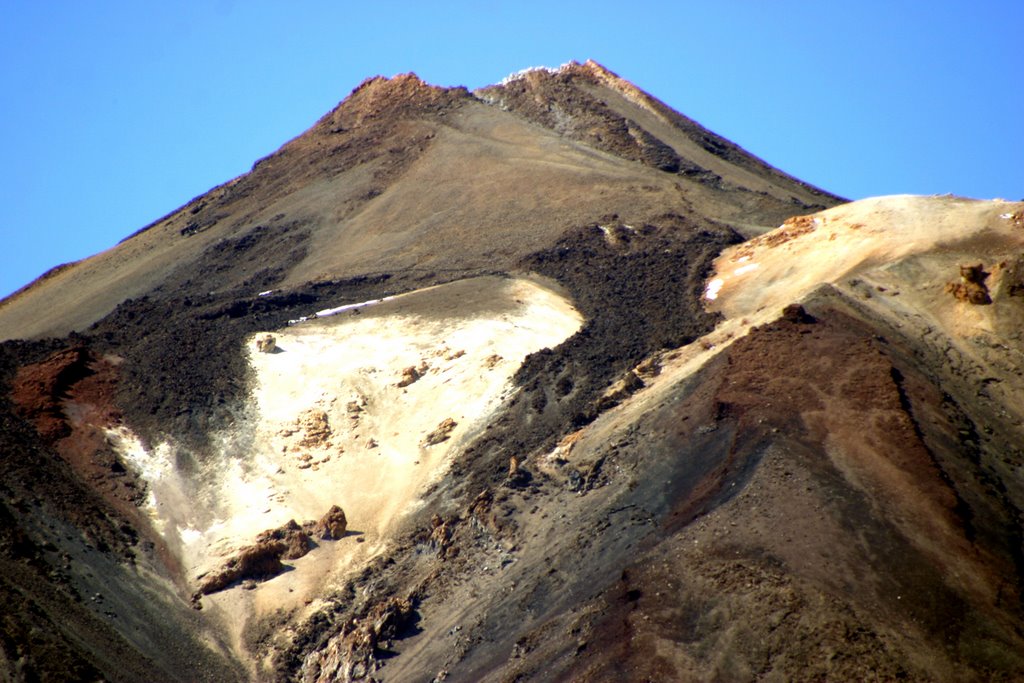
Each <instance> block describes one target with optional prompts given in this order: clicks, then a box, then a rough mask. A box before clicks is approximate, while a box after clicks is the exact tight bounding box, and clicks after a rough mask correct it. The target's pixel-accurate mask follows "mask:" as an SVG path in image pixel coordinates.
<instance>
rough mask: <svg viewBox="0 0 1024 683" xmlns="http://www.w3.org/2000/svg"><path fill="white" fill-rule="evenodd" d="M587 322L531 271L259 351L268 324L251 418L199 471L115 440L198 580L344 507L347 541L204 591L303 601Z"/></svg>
mask: <svg viewBox="0 0 1024 683" xmlns="http://www.w3.org/2000/svg"><path fill="white" fill-rule="evenodd" d="M581 324H582V317H581V316H580V314H579V313H578V312H577V311H576V310H575V308H573V306H572V304H571V303H570V302H569V301H568V300H567V299H566V298H565V297H564V296H563V295H562V294H561V293H559V292H558V291H556V289H554V288H552V287H550V286H548V285H547V284H544V283H541V282H540V281H538V280H534V279H525V278H521V279H509V278H499V277H484V278H475V279H472V280H464V281H460V282H456V283H452V284H448V285H442V286H438V287H432V288H429V289H426V290H421V291H418V292H413V293H410V294H406V295H403V296H399V297H394V298H390V299H387V300H384V301H376V302H374V303H373V305H372V306H365V307H358V308H350V309H343V310H340V311H334V315H331V316H330V317H322V318H312V319H310V320H308V321H305V322H301V323H298V324H295V325H293V326H290V327H288V328H285V329H282V330H277V331H273V332H270V333H269V334H272V335H273V336H274V338H275V342H276V349H275V351H274V352H272V353H261V352H259V351H258V350H257V343H256V340H257V339H261V338H263V337H265V335H266V334H268V333H266V332H262V333H258V334H256V335H253V337H252V338H251V339H250V342H249V344H248V345H247V352H248V353H249V358H250V362H251V363H252V366H253V368H254V370H255V373H256V378H257V381H256V386H255V389H254V392H253V395H252V400H251V405H250V410H249V411H248V412H249V415H248V418H247V419H245V420H241V421H240V422H239V423H238V424H237V426H236V428H235V429H233V430H231V431H229V432H225V433H223V434H221V435H219V438H220V443H221V449H220V451H221V452H220V453H219V454H217V456H216V457H215V458H213V459H212V461H210V462H205V463H203V464H202V465H201V466H200V467H199V469H198V471H196V472H191V473H186V472H182V471H180V469H179V468H178V467H176V466H175V464H174V454H173V451H174V449H173V448H171V447H169V446H167V445H166V444H164V445H160V446H158V447H156V448H153V449H150V450H147V449H146V448H143V446H142V444H141V443H139V441H138V440H137V439H135V438H134V437H133V436H132V435H131V434H130V433H128V432H127V431H125V430H120V431H119V432H118V433H117V434H116V438H117V441H118V443H119V444H120V445H121V448H120V450H121V451H122V452H123V453H124V454H125V457H126V459H127V460H128V461H129V462H131V463H133V464H134V466H135V468H136V469H137V470H138V471H139V472H140V473H141V474H142V476H143V477H144V478H145V479H146V480H147V482H148V483H149V501H148V504H147V510H148V512H149V513H150V515H151V517H152V518H153V521H154V524H155V526H156V528H157V529H158V530H159V532H160V533H161V534H162V535H163V536H164V537H165V538H166V539H167V541H168V544H169V545H170V546H171V547H172V548H173V549H175V550H176V552H177V553H178V554H179V556H180V559H181V560H182V563H183V565H184V566H185V568H186V571H187V573H188V575H189V576H190V578H193V579H194V578H195V577H196V576H197V575H199V574H201V573H202V572H204V571H209V570H211V569H214V568H216V567H217V566H219V565H220V564H221V563H222V562H223V561H224V558H225V557H227V556H228V555H230V554H231V553H232V552H234V551H235V550H237V549H238V548H239V547H241V546H244V545H247V544H250V543H252V542H253V539H254V537H255V536H256V534H258V533H259V532H261V531H264V530H266V529H268V528H272V527H276V526H278V525H280V524H283V523H284V522H287V521H288V520H289V519H295V520H297V521H299V522H302V521H304V520H309V519H317V518H319V517H320V516H322V515H323V514H324V512H326V511H327V509H328V508H330V506H331V505H333V504H338V505H341V506H342V507H343V509H344V510H345V513H346V515H347V517H348V520H349V536H348V537H347V538H345V539H342V540H341V541H322V542H320V547H318V548H315V549H314V550H313V551H312V552H311V553H310V554H309V555H308V556H306V557H303V558H300V559H299V560H296V561H293V562H290V564H292V565H293V566H294V570H292V571H289V572H286V573H285V574H282V575H281V576H279V577H277V578H275V579H274V580H272V581H270V582H268V583H266V584H263V585H261V586H260V588H259V589H258V590H257V591H253V592H251V593H250V592H246V591H240V590H238V589H230V590H228V591H226V592H225V593H223V594H218V595H214V596H209V597H208V598H204V601H205V602H209V603H210V607H211V608H212V609H213V611H214V612H218V611H220V612H223V613H225V614H226V615H228V617H229V618H230V615H232V614H235V615H237V614H238V610H244V611H247V610H249V609H253V608H255V609H259V610H262V609H272V608H276V607H279V606H282V605H298V604H300V601H307V600H309V599H311V598H312V597H313V596H314V595H315V592H316V591H315V589H316V588H318V587H320V586H321V585H322V584H323V582H324V581H326V580H329V579H330V577H334V576H337V575H338V574H339V572H342V571H344V570H345V569H346V568H347V567H350V566H351V565H352V564H353V563H356V564H358V563H360V562H361V561H363V560H365V559H366V558H368V557H370V556H372V555H374V554H376V553H377V552H379V551H381V550H382V549H383V548H384V547H385V546H386V545H387V541H388V538H389V534H390V532H391V531H392V530H393V529H394V528H395V525H396V524H397V523H398V522H399V520H400V519H401V518H402V516H403V515H404V514H405V513H407V512H408V511H410V510H413V509H415V507H416V506H417V504H418V497H419V495H420V492H421V491H423V489H424V487H425V486H426V485H428V484H429V483H430V482H432V481H435V480H436V479H437V478H439V477H440V476H441V475H442V474H443V473H444V471H445V469H446V468H447V466H448V464H449V463H450V462H451V459H452V458H453V457H454V456H455V454H456V453H458V452H459V450H460V449H461V448H462V447H463V446H464V445H466V444H467V443H468V442H469V441H470V440H471V439H472V438H473V437H474V436H475V435H476V434H477V433H478V430H480V429H482V428H483V427H484V425H486V423H487V421H488V419H489V418H490V417H491V416H492V414H493V413H494V412H495V411H496V410H497V409H498V408H499V407H500V405H501V404H502V402H503V400H504V399H505V398H507V396H508V393H509V392H510V391H511V390H512V385H511V382H510V380H511V377H512V374H513V373H514V372H515V371H516V369H518V368H519V366H520V365H521V364H522V361H523V359H524V358H525V357H526V355H527V354H529V353H532V352H534V351H538V350H540V349H542V348H545V347H552V346H555V345H557V344H559V343H560V342H562V341H563V340H564V339H566V338H567V337H569V336H570V335H572V334H573V333H574V332H576V330H578V329H579V327H580V325H581ZM410 369H411V371H410ZM413 376H414V379H412V381H409V379H410V377H413ZM452 423H454V425H453V424H452ZM428 437H429V438H428Z"/></svg>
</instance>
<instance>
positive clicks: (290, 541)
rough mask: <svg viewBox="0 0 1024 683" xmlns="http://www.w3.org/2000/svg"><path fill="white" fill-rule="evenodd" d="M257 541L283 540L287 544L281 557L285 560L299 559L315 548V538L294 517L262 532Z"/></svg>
mask: <svg viewBox="0 0 1024 683" xmlns="http://www.w3.org/2000/svg"><path fill="white" fill-rule="evenodd" d="M256 541H257V543H267V542H270V541H281V542H282V543H284V544H285V550H284V552H283V553H281V558H282V559H285V560H295V559H298V558H300V557H302V556H303V555H305V554H306V553H308V552H309V551H310V550H312V549H313V540H312V539H311V538H310V537H309V534H308V533H307V532H306V531H305V530H304V529H303V528H302V527H301V526H299V525H298V524H297V523H296V522H295V520H294V519H290V520H288V522H287V523H285V524H283V525H282V526H279V527H278V528H276V529H268V530H266V531H264V532H262V533H261V534H260V535H259V536H257V537H256Z"/></svg>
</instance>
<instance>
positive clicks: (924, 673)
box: [0, 62, 1024, 681]
mask: <svg viewBox="0 0 1024 683" xmlns="http://www.w3.org/2000/svg"><path fill="white" fill-rule="evenodd" d="M1022 216H1024V206H1022V204H1020V203H1014V202H1002V201H992V202H982V201H973V200H965V199H960V198H955V197H909V196H895V197H885V198H877V199H866V200H861V201H858V202H852V203H843V202H842V201H841V200H840V199H839V198H837V197H833V196H831V195H828V194H827V193H824V192H822V191H820V190H817V189H816V188H813V187H811V186H809V185H806V184H804V183H802V182H800V181H798V180H796V179H793V178H790V177H788V176H786V175H785V174H783V173H781V172H779V171H778V170H776V169H773V168H771V167H770V166H767V165H766V164H765V163H764V162H762V161H760V160H758V159H756V158H754V157H753V156H751V155H749V154H747V153H746V152H744V151H743V150H742V149H740V148H739V147H737V146H736V145H734V144H733V143H731V142H729V141H728V140H725V139H724V138H721V137H720V136H717V135H715V134H714V133H712V132H710V131H707V130H706V129H704V128H702V127H701V126H700V125H698V124H697V123H696V122H694V121H691V120H690V119H687V118H686V117H684V116H682V115H681V114H679V113H678V112H675V111H673V110H672V109H671V108H669V107H667V106H666V105H665V104H664V103H661V102H659V101H658V100H656V99H654V98H653V97H651V96H650V95H648V94H646V93H644V92H642V91H640V90H639V89H637V88H636V87H635V86H633V85H631V84H630V83H628V82H626V81H624V80H623V79H621V78H619V77H618V76H616V75H615V74H613V73H611V72H610V71H608V70H607V69H604V68H603V67H601V66H600V65H598V64H595V63H593V62H587V63H585V64H578V63H571V64H568V65H566V66H564V67H562V68H558V69H539V70H531V71H529V72H527V73H523V74H519V75H516V76H514V77H512V78H510V79H508V80H507V81H505V82H503V83H502V84H499V85H495V86H490V87H487V88H482V89H480V90H478V91H476V92H474V93H470V92H468V91H467V90H465V89H464V88H438V87H433V86H430V85H427V84H425V83H423V82H422V81H420V80H419V79H418V78H416V77H415V76H413V75H411V74H409V75H403V76H399V77H395V78H392V79H384V78H373V79H369V80H368V81H366V82H365V83H363V84H362V85H360V86H359V87H358V88H357V89H356V90H355V91H353V92H352V94H351V95H350V96H349V97H348V98H346V99H345V101H343V102H342V103H340V104H339V105H338V106H337V107H336V108H335V109H333V110H332V111H331V112H329V113H327V114H326V115H325V116H324V117H323V118H322V119H320V120H319V121H318V122H317V123H316V124H315V125H314V126H313V127H312V128H311V129H310V130H309V131H307V132H306V133H305V134H303V135H301V136H299V137H297V138H295V139H294V140H292V141H290V142H288V143H287V144H286V145H284V146H283V147H282V148H281V149H280V150H278V151H277V152H275V153H274V154H271V155H270V156H268V157H267V158H265V159H262V160H260V161H258V162H257V163H256V164H255V165H254V166H253V169H252V171H251V172H250V173H247V174H245V175H243V176H241V177H239V178H237V179H235V180H233V181H230V182H228V183H226V184H224V185H222V186H219V187H217V188H214V189H213V190H211V191H210V192H208V193H207V194H205V195H203V196H201V197H198V198H196V199H195V200H193V201H192V202H190V203H189V204H188V205H186V206H184V207H182V208H181V209H180V210H178V211H176V212H173V213H172V214H170V215H168V216H167V217H166V218H164V219H161V220H160V221H157V222H156V223H154V224H153V225H151V226H148V227H147V228H145V229H143V230H141V231H139V232H138V233H137V234H136V235H133V236H131V237H130V238H128V239H126V240H125V241H124V242H123V243H122V244H120V245H118V246H117V247H115V248H114V249H112V250H110V251H109V252H106V253H104V254H101V255H98V256H96V257H93V258H91V259H86V260H84V261H82V262H79V263H77V264H73V265H71V266H68V267H66V268H63V269H59V270H57V271H55V272H54V273H52V274H51V275H50V276H49V277H47V278H45V279H43V280H41V281H39V282H38V283H36V284H34V285H33V286H31V287H28V288H26V289H24V290H22V291H21V292H20V293H18V294H17V295H16V296H14V297H12V298H10V299H8V300H6V301H4V302H2V304H0V331H2V335H3V336H4V337H5V338H10V339H9V340H8V341H5V342H3V343H0V601H2V603H3V605H4V609H3V610H2V614H0V622H2V624H3V628H0V679H3V680H7V679H10V680H101V679H104V680H106V679H110V680H125V681H144V680H168V681H193V680H201V681H232V680H238V681H242V680H254V679H256V680H267V681H295V680H301V681H328V680H377V681H408V680H413V681H418V680H424V681H426V680H453V681H505V680H521V681H522V680H531V681H532V680H540V681H545V680H588V681H622V680H626V681H631V680H671V681H705V680H721V681H758V680H762V681H769V680H844V681H845V680H872V679H874V678H878V679H882V680H910V681H935V680H965V681H975V680H1007V681H1010V680H1021V679H1024V656H1022V655H1021V653H1022V652H1024V636H1022V635H1021V634H1022V633H1024V599H1022V596H1024V559H1022V554H1021V547H1022V539H1024V523H1022V520H1024V516H1022V511H1024V484H1022V478H1021V472H1022V471H1024V470H1022V468H1024V451H1022V448H1021V446H1020V444H1021V442H1022V440H1024V429H1022V425H1024V406H1022V404H1021V401H1020V397H1021V396H1024V378H1022V376H1021V375H1020V371H1019V367H1020V358H1021V356H1022V355H1024V338H1022V335H1021V330H1022V329H1024V298H1022V297H1021V295H1022V293H1024V261H1022V256H1021V254H1024V230H1022V229H1021V228H1022V220H1024V219H1022V218H1021V217H1022ZM139 255H144V259H143V260H142V261H139V260H138V259H139V258H143V256H139ZM964 264H970V265H966V266H965V265H964ZM975 264H976V265H975ZM986 264H988V265H987V268H988V271H986ZM126 265H127V266H130V267H128V268H126ZM143 272H144V273H145V277H140V276H136V275H131V274H132V273H143ZM958 272H959V274H960V275H959V280H958V281H956V282H953V283H950V284H949V285H948V287H947V282H948V281H949V280H950V279H951V275H952V274H955V273H958ZM115 281H116V282H117V283H119V284H118V286H117V287H111V286H110V283H111V282H115ZM944 288H947V290H948V293H944V292H943V289H944ZM69 292H73V293H74V296H69V295H68V293H69ZM951 295H952V296H951ZM961 302H967V303H972V304H979V305H963V304H962V303H961ZM553 330H555V331H559V332H558V334H554V333H553V332H552V331H553ZM367 340H369V341H367ZM278 343H280V345H281V349H279V350H280V351H287V352H286V353H285V352H282V353H274V351H275V347H276V346H277V344H278ZM425 359H428V360H429V366H428V364H427V361H426V360H425ZM409 425H413V426H414V427H413V428H407V427H408V426H409ZM455 437H457V438H455ZM334 501H342V502H343V503H344V505H345V510H344V511H343V510H342V509H341V507H339V506H337V505H335V506H333V507H330V509H329V510H328V511H327V512H326V514H324V510H325V509H326V508H328V507H329V506H330V505H331V504H332V503H333V502H334ZM267 520H273V521H269V522H268V521H267ZM285 520H287V522H286V523H284V524H281V523H282V522H285ZM296 520H298V521H296ZM302 520H316V521H315V522H311V521H302ZM279 524H280V526H273V528H270V529H268V528H267V527H268V526H272V525H279ZM350 526H351V529H350ZM264 529H266V530H265V531H263V530H264ZM261 531H262V533H260V532H261ZM341 539H345V540H341ZM209 567H214V568H215V569H214V571H212V572H209V573H206V574H202V571H203V570H204V569H207V568H209ZM197 576H198V577H199V578H198V579H197V578H196V577H197ZM186 586H191V587H192V588H194V589H196V593H195V599H196V603H198V601H199V600H200V599H201V600H202V604H201V605H199V604H196V603H192V602H190V600H189V597H190V595H189V594H190V593H191V592H192V590H191V589H190V588H186ZM242 589H251V590H252V592H250V593H241V592H240V591H241V590H242ZM194 606H202V607H204V609H202V610H196V609H193V607H194Z"/></svg>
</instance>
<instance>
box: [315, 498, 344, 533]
mask: <svg viewBox="0 0 1024 683" xmlns="http://www.w3.org/2000/svg"><path fill="white" fill-rule="evenodd" d="M347 530H348V520H347V519H346V518H345V511H344V510H342V509H341V508H340V507H339V506H337V505H332V506H331V509H330V510H328V511H327V512H326V513H325V514H324V516H323V517H321V518H320V520H319V521H318V522H317V523H316V526H314V527H313V535H314V536H316V537H317V538H320V539H323V540H325V541H332V540H333V541H337V540H339V539H342V538H344V537H345V532H346V531H347Z"/></svg>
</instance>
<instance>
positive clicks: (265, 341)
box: [256, 334, 277, 353]
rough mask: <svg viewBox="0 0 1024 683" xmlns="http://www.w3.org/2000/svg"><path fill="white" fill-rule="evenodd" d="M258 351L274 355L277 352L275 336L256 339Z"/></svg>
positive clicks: (267, 335)
mask: <svg viewBox="0 0 1024 683" xmlns="http://www.w3.org/2000/svg"><path fill="white" fill-rule="evenodd" d="M256 350H257V351H259V352H260V353H274V351H276V350H277V340H276V339H274V335H272V334H265V335H263V336H262V337H259V338H257V339H256Z"/></svg>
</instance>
